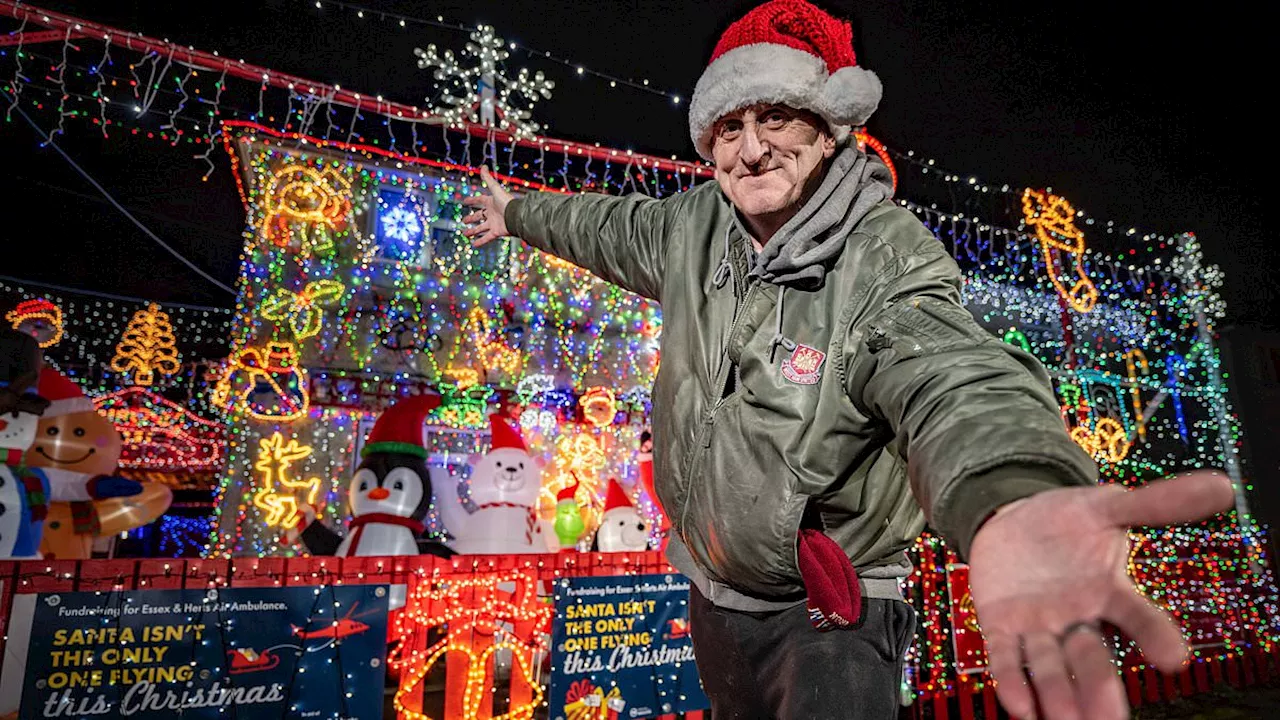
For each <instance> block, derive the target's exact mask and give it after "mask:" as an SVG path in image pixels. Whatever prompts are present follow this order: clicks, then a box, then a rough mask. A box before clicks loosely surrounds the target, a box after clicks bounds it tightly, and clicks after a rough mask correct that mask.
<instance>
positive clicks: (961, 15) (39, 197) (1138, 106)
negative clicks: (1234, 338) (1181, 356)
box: [0, 0, 1280, 325]
mask: <svg viewBox="0 0 1280 720" xmlns="http://www.w3.org/2000/svg"><path fill="white" fill-rule="evenodd" d="M363 4H364V5H366V6H369V7H374V8H379V9H384V10H386V11H391V12H399V13H404V14H407V15H413V16H419V17H434V16H435V15H443V16H444V17H445V19H446V20H453V21H456V22H461V23H475V22H486V23H490V24H493V25H495V26H496V27H497V29H498V32H499V34H500V35H503V36H504V37H506V38H507V39H508V40H514V41H516V42H518V43H520V44H521V45H522V46H528V47H532V48H537V49H545V50H550V51H553V52H555V53H557V54H559V55H560V56H562V57H566V58H569V59H571V60H572V61H574V62H575V63H580V64H582V65H584V66H587V67H589V68H591V69H593V70H598V71H601V72H605V73H609V74H612V75H615V76H619V77H627V78H634V79H636V80H640V79H643V78H648V79H649V80H650V81H651V83H652V84H653V85H654V86H655V87H660V88H664V89H669V90H670V91H672V92H674V93H679V94H680V95H681V96H683V98H685V99H686V100H687V97H688V95H689V93H690V92H691V90H692V88H693V86H694V84H695V82H696V80H697V78H698V75H699V73H700V72H701V70H702V68H703V67H704V66H705V63H706V60H707V57H708V56H709V54H710V52H711V49H712V46H713V45H714V43H715V40H716V38H717V37H718V35H719V33H720V32H721V31H722V30H723V29H724V28H725V27H726V26H727V25H728V23H729V22H731V21H732V20H733V19H735V18H736V17H738V16H740V15H741V14H742V13H743V12H745V11H746V10H747V9H748V8H749V7H751V6H752V5H753V4H754V3H750V2H712V3H709V2H670V1H665V0H646V1H644V2H597V3H583V2H568V1H566V0H545V1H543V2H536V3H534V2H509V1H507V2H496V1H487V0H486V1H475V2H431V3H423V2H409V1H407V0H402V1H399V2H394V1H392V0H366V2H364V3H363ZM821 4H822V5H823V6H824V7H826V8H827V9H829V10H832V11H835V12H837V13H838V14H843V15H845V16H846V17H850V18H852V19H853V23H854V34H855V48H856V50H857V53H858V58H859V62H860V63H861V64H863V65H864V66H866V67H868V68H870V69H872V70H874V71H876V72H877V73H878V74H879V76H880V77H881V79H882V81H883V83H884V86H885V95H884V100H883V102H882V104H881V107H880V110H879V111H878V112H877V113H876V115H875V116H874V117H873V118H872V119H871V122H870V125H869V130H870V131H871V132H872V134H874V135H875V136H877V137H879V138H880V139H882V140H883V141H885V142H886V143H887V144H888V145H890V146H891V147H893V148H895V149H897V150H900V151H904V152H905V151H907V150H913V151H915V153H917V155H922V156H924V157H927V158H934V159H936V160H937V163H938V165H939V166H940V167H943V168H947V169H948V170H952V171H955V172H958V173H961V174H963V175H965V176H969V175H973V176H976V177H978V178H980V179H982V180H984V181H986V182H988V183H993V184H996V185H1000V184H1005V183H1007V184H1009V185H1011V186H1013V187H1022V186H1028V185H1030V186H1035V187H1044V186H1046V185H1048V186H1051V187H1052V188H1053V189H1054V191H1055V192H1057V193H1059V194H1062V195H1064V196H1066V197H1067V198H1069V199H1070V200H1072V201H1073V202H1074V203H1075V204H1076V206H1077V207H1079V208H1081V209H1083V210H1085V211H1086V212H1088V213H1089V214H1090V215H1092V216H1094V217H1096V218H1099V219H1101V220H1107V219H1111V220H1114V221H1115V222H1116V224H1117V226H1120V227H1129V226H1135V227H1137V228H1138V229H1139V231H1140V232H1143V231H1153V232H1159V233H1164V234H1171V233H1175V232H1179V231H1184V230H1191V231H1194V232H1196V233H1197V234H1198V235H1199V236H1200V238H1201V240H1202V242H1203V244H1204V246H1205V252H1206V254H1207V256H1208V258H1209V260H1210V261H1211V262H1216V263H1219V264H1221V265H1222V266H1223V267H1224V268H1225V269H1226V271H1227V286H1226V289H1225V292H1224V295H1225V297H1226V300H1227V302H1228V313H1229V315H1228V320H1229V321H1233V322H1238V323H1248V324H1261V325H1275V324H1276V322H1275V319H1276V318H1277V313H1276V310H1277V306H1278V305H1280V303H1278V302H1277V292H1276V289H1275V283H1274V282H1273V281H1272V279H1271V269H1272V268H1275V267H1280V250H1277V248H1276V245H1275V243H1274V242H1273V241H1272V240H1271V239H1270V238H1269V237H1268V236H1267V235H1265V234H1264V232H1263V225H1262V215H1263V211H1262V199H1261V193H1260V192H1259V188H1258V185H1260V182H1259V180H1260V175H1261V170H1262V168H1263V167H1265V166H1264V165H1263V161H1264V157H1263V156H1260V155H1259V154H1258V153H1259V152H1260V151H1259V150H1258V145H1257V143H1259V142H1265V140H1264V138H1265V137H1267V135H1266V134H1265V133H1264V127H1263V123H1264V121H1265V119H1264V118H1265V115H1264V114H1263V113H1261V112H1259V111H1258V110H1257V106H1256V105H1255V102H1257V101H1255V100H1254V96H1253V95H1252V92H1253V91H1251V90H1250V89H1249V84H1250V81H1251V77H1250V76H1251V74H1252V73H1255V72H1257V68H1259V67H1261V66H1262V63H1261V58H1262V52H1263V48H1264V46H1263V44H1262V41H1263V38H1262V32H1263V29H1262V24H1261V23H1259V22H1256V18H1254V19H1252V20H1251V19H1250V18H1247V17H1230V16H1223V15H1217V14H1213V13H1212V12H1206V13H1204V14H1200V13H1192V12H1173V11H1172V7H1173V6H1169V5H1158V6H1153V7H1154V8H1155V9H1157V10H1158V11H1159V12H1160V13H1162V14H1160V15H1153V14H1143V13H1135V12H1134V11H1132V10H1130V9H1129V7H1130V4H1127V3H1115V2H1112V3H1093V2H1077V3H1017V4H1014V3H962V2H923V1H920V0H906V1H902V0H865V1H862V2H856V3H855V2H835V1H832V0H828V1H826V2H823V3H821ZM44 6H45V7H48V8H49V9H51V10H57V11H62V12H66V13H69V14H73V15H78V16H81V17H84V18H87V19H91V20H95V21H98V22H103V23H107V24H110V25H114V26H116V27H119V28H123V29H128V30H134V31H139V32H143V33H145V34H148V35H150V36H153V37H161V38H167V39H169V40H172V41H175V42H180V43H183V44H190V45H193V46H195V47H197V48H201V49H204V50H210V51H212V50H217V51H220V52H221V53H222V54H224V55H228V56H232V57H237V58H244V59H245V60H246V61H248V62H252V63H256V64H260V65H264V66H267V67H270V68H273V69H277V70H281V71H286V72H291V73H294V74H297V75H301V76H304V77H308V78H314V79H316V80H318V81H323V82H330V83H339V84H341V85H342V86H343V87H344V88H350V89H355V90H359V91H362V92H365V93H368V94H378V93H381V94H383V95H385V96H387V97H388V98H389V99H395V100H399V101H402V102H406V103H420V102H422V100H423V96H424V95H425V94H426V93H427V92H428V91H429V90H430V86H431V83H430V81H429V77H428V74H427V73H426V72H425V71H421V70H419V69H418V68H417V67H416V65H415V58H414V56H413V48H414V47H415V46H423V45H426V44H427V43H429V42H435V43H438V44H440V45H442V46H444V47H452V48H454V49H455V50H457V49H460V48H461V46H462V44H463V42H464V37H463V36H462V35H461V34H459V33H456V32H451V31H447V30H440V29H430V28H423V27H414V26H412V25H411V26H410V27H409V28H407V29H406V28H400V27H399V26H398V25H397V24H396V23H395V22H392V21H379V20H377V19H376V18H375V17H374V16H373V15H372V14H369V15H368V17H366V19H364V20H358V19H357V18H356V17H355V13H354V11H351V10H343V9H340V8H337V7H335V6H331V5H327V6H326V7H325V8H323V9H319V10H318V9H316V7H315V4H314V0H312V1H311V2H303V1H301V0H267V1H266V2H237V1H234V0H233V1H230V2H221V3H171V2H138V1H134V2H111V3H103V2H89V1H87V0H82V1H78V2H76V1H71V0H46V2H45V3H44ZM1200 9H1201V10H1204V8H1200ZM0 27H3V28H4V29H5V30H6V31H8V30H12V29H13V28H15V27H16V23H12V22H3V24H2V25H0ZM52 45H53V46H56V45H57V43H53V44H52ZM121 55H124V53H121ZM510 62H511V64H512V65H514V66H516V67H519V66H520V65H524V64H527V65H528V66H529V67H530V68H531V69H537V70H543V71H545V72H546V73H547V74H548V75H549V76H550V77H551V78H552V79H554V80H555V81H556V82H557V87H556V90H555V93H554V96H553V98H552V99H551V100H550V101H548V102H546V103H545V104H543V105H541V106H540V107H539V112H538V118H539V119H540V120H542V121H544V122H545V123H546V124H548V125H549V126H550V132H549V134H550V135H551V136H552V137H564V138H570V139H578V140H590V141H600V142H603V143H605V144H610V145H614V146H617V147H621V148H633V149H635V150H637V151H646V152H654V153H657V154H660V155H663V156H670V155H671V154H677V155H679V156H681V157H684V158H693V157H694V153H693V149H692V144H691V143H690V141H689V138H688V133H687V130H686V121H685V113H684V110H685V105H684V104H681V105H678V106H677V105H675V104H673V103H672V102H671V101H670V100H669V99H666V98H664V97H661V96H657V95H652V94H647V93H643V92H639V91H635V90H629V89H623V88H617V89H611V88H610V87H609V86H608V83H607V81H603V80H600V79H598V78H593V77H590V76H586V77H578V76H577V75H576V74H575V73H574V72H573V70H572V69H571V68H567V67H565V66H563V65H558V64H555V63H551V62H547V61H543V60H537V61H533V60H530V59H529V58H528V57H526V56H524V55H521V54H519V53H517V54H515V55H514V56H513V58H512V59H511V61H510ZM46 121H47V118H46ZM59 143H60V144H61V145H63V146H64V147H65V148H66V149H67V151H68V152H69V153H70V154H71V155H72V156H73V157H74V158H75V159H76V160H77V161H78V162H80V163H81V164H82V165H83V166H84V167H85V168H86V169H87V170H88V171H89V172H90V173H91V174H93V175H94V176H95V177H96V178H97V179H98V180H99V181H100V182H102V183H103V184H104V185H105V186H106V187H107V188H108V189H109V190H110V191H111V192H112V193H114V194H116V195H117V197H119V198H120V199H121V200H122V201H123V202H124V204H125V205H126V206H128V207H129V208H130V209H131V210H133V211H134V212H135V213H136V214H137V215H138V216H139V218H140V219H141V220H143V221H144V222H145V223H146V224H147V225H149V226H150V227H151V228H152V229H153V230H154V231H155V232H156V233H157V234H158V235H160V237H162V238H164V239H165V240H166V241H168V242H170V243H171V244H173V245H174V246H175V247H177V248H179V249H180V250H181V251H182V252H183V253H184V254H186V255H187V256H188V257H189V258H191V259H192V260H193V261H194V262H196V263H197V264H198V265H200V266H201V267H203V268H205V269H206V270H208V271H209V272H210V273H212V274H213V275H214V276H216V277H217V278H219V279H220V280H222V281H223V282H225V283H227V284H232V283H233V281H234V279H235V274H236V270H237V265H238V255H239V250H240V246H241V243H242V231H243V223H244V215H243V210H242V208H241V207H240V204H239V200H238V198H237V196H236V192H235V189H234V184H233V181H232V178H231V175H230V165H229V163H228V161H227V159H226V157H225V156H224V155H222V154H221V153H219V156H218V159H217V162H218V170H217V172H216V173H215V174H214V175H213V177H211V178H210V179H209V181H208V182H201V179H200V176H201V174H202V172H203V166H202V164H201V163H200V162H199V161H196V160H193V159H192V158H191V152H190V148H189V146H181V147H178V148H174V147H170V146H169V145H167V144H166V143H163V142H160V141H155V140H152V141H147V140H138V139H134V138H129V137H127V136H124V135H123V134H122V133H116V135H115V136H113V137H112V138H111V139H108V140H103V139H102V138H101V137H100V136H97V135H96V133H95V130H94V128H92V127H91V126H89V125H88V124H86V123H84V122H82V121H73V122H71V123H69V125H68V129H67V133H66V135H64V136H62V137H61V138H59ZM0 148H3V157H4V158H5V165H6V168H5V170H6V175H7V176H8V178H9V181H8V182H6V185H7V187H9V188H10V190H9V192H7V193H5V194H4V198H3V200H0V202H2V203H4V206H5V209H6V210H7V212H6V217H7V218H10V220H11V222H10V224H9V225H8V228H7V233H6V236H7V238H8V247H10V248H13V247H22V246H31V245H32V244H35V243H38V244H39V246H40V247H41V248H43V251H42V252H44V254H45V256H46V257H47V258H49V259H48V260H46V261H43V262H33V261H28V260H22V261H19V260H17V255H15V254H14V253H13V252H12V251H10V253H9V257H10V258H11V259H10V260H8V261H6V262H4V263H3V270H2V271H0V272H2V273H3V274H5V275H11V276H17V277H21V278H26V279H31V280H40V281H45V282H52V283H57V284H60V285H67V286H72V287H81V288H91V289H95V290H100V291H107V292H115V293H122V294H129V295H138V296H143V297H148V298H154V299H159V300H168V301H185V302H193V303H204V304H215V305H220V306H229V305H230V304H232V302H233V299H232V298H231V297H230V296H228V295H227V294H225V293H224V292H222V291H221V290H218V289H217V288H216V287H214V286H212V285H211V284H209V283H207V282H205V281H204V280H202V279H200V278H199V277H197V276H195V275H194V274H192V273H191V272H190V271H188V270H186V269H185V268H183V267H182V266H181V265H180V264H178V263H177V261H175V260H173V259H172V258H170V257H169V256H168V255H166V254H165V253H164V251H163V250H160V249H158V248H157V247H156V246H155V245H154V244H153V243H152V242H151V241H150V240H149V239H147V238H146V237H145V236H144V235H143V234H142V233H141V232H140V231H138V230H137V229H136V228H134V227H133V226H132V225H130V224H129V223H128V222H127V221H126V220H124V219H123V218H121V217H120V216H119V214H118V213H116V212H115V211H114V210H113V209H112V208H110V207H109V206H108V205H107V204H106V203H104V202H103V201H101V200H100V199H99V197H98V196H97V195H96V193H95V191H94V190H93V189H92V188H91V187H90V186H89V185H88V184H87V183H85V182H84V181H83V180H82V179H80V178H79V176H78V175H77V174H76V173H75V172H74V171H73V170H72V169H71V168H70V167H69V166H68V165H67V164H66V163H65V162H64V161H63V160H62V159H61V158H60V157H58V156H57V155H55V154H54V153H53V152H52V151H50V150H48V149H39V148H38V147H37V137H36V135H35V133H34V132H33V131H32V130H31V129H30V128H28V127H26V126H25V125H23V124H22V123H20V122H18V121H17V120H16V118H15V120H14V121H11V122H9V123H7V124H3V125H0ZM903 193H904V194H905V195H906V196H907V197H911V196H912V185H911V179H910V178H907V179H906V180H904V186H903ZM940 209H943V210H950V209H951V208H946V207H940ZM15 220H16V222H15ZM1125 241H1126V238H1123V237H1120V236H1118V235H1117V236H1113V237H1111V238H1107V237H1106V236H1105V234H1104V233H1102V232H1099V231H1094V232H1092V233H1090V234H1089V236H1088V242H1089V244H1090V245H1091V246H1093V247H1099V248H1105V249H1107V250H1109V251H1112V252H1114V251H1117V250H1120V249H1122V248H1123V247H1125Z"/></svg>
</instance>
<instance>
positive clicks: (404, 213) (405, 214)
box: [381, 207, 422, 243]
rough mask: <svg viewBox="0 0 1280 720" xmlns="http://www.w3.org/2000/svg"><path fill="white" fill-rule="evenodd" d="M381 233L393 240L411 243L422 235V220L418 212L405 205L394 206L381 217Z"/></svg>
mask: <svg viewBox="0 0 1280 720" xmlns="http://www.w3.org/2000/svg"><path fill="white" fill-rule="evenodd" d="M381 222H382V234H384V235H386V236H387V237H389V238H391V239H393V240H399V241H400V242H405V243H411V242H413V241H415V240H417V239H418V237H419V236H420V235H422V221H421V220H419V219H418V214H417V213H415V212H413V211H412V210H410V209H408V208H405V207H394V208H391V209H390V210H389V211H387V212H386V213H385V214H383V216H382V218H381Z"/></svg>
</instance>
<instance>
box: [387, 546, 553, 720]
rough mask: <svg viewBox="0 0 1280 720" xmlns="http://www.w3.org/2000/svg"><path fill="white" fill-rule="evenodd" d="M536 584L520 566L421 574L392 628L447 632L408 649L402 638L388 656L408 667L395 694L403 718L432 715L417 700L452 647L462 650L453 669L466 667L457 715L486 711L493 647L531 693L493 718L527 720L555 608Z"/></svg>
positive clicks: (537, 701) (537, 698)
mask: <svg viewBox="0 0 1280 720" xmlns="http://www.w3.org/2000/svg"><path fill="white" fill-rule="evenodd" d="M537 585H538V583H537V581H536V580H535V578H534V577H532V576H530V575H529V574H527V573H525V572H522V571H508V572H505V573H500V572H494V573H489V574H484V575H475V576H458V577H444V578H421V579H419V581H418V583H417V587H416V588H414V589H413V590H412V592H411V594H410V596H409V599H408V602H407V604H406V605H405V608H404V613H403V615H402V616H401V617H400V618H399V620H398V621H397V623H396V631H397V633H398V634H400V635H402V636H404V635H407V634H409V633H414V632H416V633H421V634H422V635H423V636H426V634H427V632H428V631H430V630H438V629H443V630H444V631H445V636H444V638H443V639H441V640H439V641H438V642H435V643H434V644H432V645H430V646H427V647H426V649H425V650H418V649H413V650H410V649H408V648H409V647H412V645H411V643H409V642H402V643H401V644H400V645H398V646H397V647H396V648H395V650H393V652H392V654H391V655H390V656H388V658H387V662H388V663H390V664H391V666H392V667H399V668H401V670H402V672H405V673H406V675H405V676H404V677H402V678H401V682H400V688H399V690H398V691H397V692H396V695H395V700H394V702H395V708H396V711H397V712H398V713H399V714H400V717H403V718H408V719H409V720H431V717H430V716H429V715H427V714H426V713H425V712H423V710H422V708H421V704H420V698H421V696H422V686H423V682H424V680H425V678H426V676H427V675H428V674H429V673H430V672H431V669H432V667H433V666H435V664H436V663H437V662H439V661H440V660H441V659H444V658H446V657H447V656H449V654H451V653H453V654H456V655H460V656H461V659H462V665H461V666H460V667H459V668H458V669H459V670H461V671H462V673H464V677H463V688H464V692H463V701H462V708H461V713H460V717H462V718H464V719H465V720H477V719H478V718H481V717H489V715H488V714H487V712H485V711H483V710H482V709H481V705H482V704H483V703H484V702H485V700H486V698H487V697H488V696H489V695H490V693H491V692H492V689H491V687H490V686H489V681H488V680H487V678H488V677H490V676H491V675H492V673H493V663H494V659H495V655H496V653H497V652H499V651H507V652H510V653H511V657H512V660H513V668H512V673H513V675H515V674H517V673H518V679H519V682H521V683H522V684H523V685H524V686H525V687H527V688H529V689H530V691H531V697H530V698H529V699H528V700H527V701H526V702H523V703H515V702H512V703H511V707H510V708H509V709H508V711H507V712H506V713H505V714H503V715H496V716H493V717H494V720H497V719H498V718H507V719H509V720H529V719H530V718H532V717H533V713H534V710H535V709H536V708H537V707H538V706H539V705H541V704H542V695H543V693H542V686H541V683H539V682H538V681H537V679H536V675H535V672H534V670H535V663H534V661H535V659H536V658H537V657H538V655H539V654H540V653H545V652H546V651H547V647H546V642H545V639H544V638H545V633H546V632H547V630H548V629H549V628H550V622H551V613H552V607H551V606H550V605H548V604H547V603H545V602H543V601H542V600H540V599H539V598H538V592H537ZM508 588H510V589H508ZM455 657H456V656H455ZM451 672H453V671H452V670H451ZM453 681H454V682H456V679H453ZM482 713H483V714H482Z"/></svg>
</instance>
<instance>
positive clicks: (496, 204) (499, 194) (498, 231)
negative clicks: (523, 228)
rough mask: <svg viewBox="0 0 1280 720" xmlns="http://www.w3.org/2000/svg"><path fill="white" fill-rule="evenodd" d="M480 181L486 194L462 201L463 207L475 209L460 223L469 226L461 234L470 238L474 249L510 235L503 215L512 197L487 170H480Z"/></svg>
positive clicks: (485, 168) (483, 168)
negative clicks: (482, 182)
mask: <svg viewBox="0 0 1280 720" xmlns="http://www.w3.org/2000/svg"><path fill="white" fill-rule="evenodd" d="M480 179H481V180H483V181H484V188H485V190H487V191H488V193H487V194H485V195H472V196H471V197H468V198H463V200H462V204H463V205H466V206H467V207H469V208H475V210H474V211H473V212H471V213H470V214H468V215H467V216H466V217H464V218H462V222H464V223H466V224H467V225H468V226H469V227H467V228H466V229H465V230H463V231H462V234H463V235H465V236H467V237H468V238H471V244H472V245H473V246H475V247H480V246H481V245H484V244H485V243H488V242H489V241H490V240H497V239H498V238H503V237H506V236H507V235H510V234H511V233H509V232H508V231H507V220H506V218H505V217H504V213H506V211H507V205H508V204H509V203H510V202H511V200H512V199H513V196H512V195H511V193H510V192H508V191H507V189H506V188H504V187H502V184H501V183H499V182H498V181H497V180H495V179H494V177H493V175H492V174H491V173H490V172H489V168H487V167H482V168H480Z"/></svg>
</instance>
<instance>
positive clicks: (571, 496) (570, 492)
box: [556, 477, 580, 503]
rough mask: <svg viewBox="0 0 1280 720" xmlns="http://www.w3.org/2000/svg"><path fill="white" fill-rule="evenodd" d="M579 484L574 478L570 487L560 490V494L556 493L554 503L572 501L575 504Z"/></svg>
mask: <svg viewBox="0 0 1280 720" xmlns="http://www.w3.org/2000/svg"><path fill="white" fill-rule="evenodd" d="M579 484H580V483H579V482H578V478H576V477H575V478H574V479H573V484H572V485H568V486H566V487H563V488H560V492H558V493H556V502H557V503H559V502H560V501H562V500H573V501H574V502H577V499H578V497H577V496H578V485H579Z"/></svg>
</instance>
